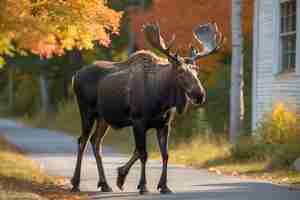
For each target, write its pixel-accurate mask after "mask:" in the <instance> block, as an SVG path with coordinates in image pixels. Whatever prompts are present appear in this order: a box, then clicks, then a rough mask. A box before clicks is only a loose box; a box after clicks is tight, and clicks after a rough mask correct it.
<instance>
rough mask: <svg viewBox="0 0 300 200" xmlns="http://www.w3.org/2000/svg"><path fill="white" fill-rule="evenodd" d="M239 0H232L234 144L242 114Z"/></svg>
mask: <svg viewBox="0 0 300 200" xmlns="http://www.w3.org/2000/svg"><path fill="white" fill-rule="evenodd" d="M241 6H242V1H241V0H232V61H231V91H230V92H231V94H230V142H231V143H232V144H236V143H237V142H238V138H239V136H240V134H241V124H242V120H243V118H244V116H243V111H244V108H243V104H242V103H243V81H242V79H243V66H242V61H243V58H242V57H243V56H242V48H243V38H242V30H241Z"/></svg>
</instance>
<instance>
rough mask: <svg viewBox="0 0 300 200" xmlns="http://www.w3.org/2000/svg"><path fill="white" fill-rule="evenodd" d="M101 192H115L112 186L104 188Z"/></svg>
mask: <svg viewBox="0 0 300 200" xmlns="http://www.w3.org/2000/svg"><path fill="white" fill-rule="evenodd" d="M101 192H113V190H112V189H111V187H110V186H108V185H107V186H102V187H101Z"/></svg>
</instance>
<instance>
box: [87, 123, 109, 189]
mask: <svg viewBox="0 0 300 200" xmlns="http://www.w3.org/2000/svg"><path fill="white" fill-rule="evenodd" d="M107 130H108V124H107V123H106V122H105V121H104V120H98V121H97V127H96V130H95V133H94V134H93V136H92V137H91V144H92V148H93V153H94V156H95V158H96V163H97V169H98V175H99V181H98V188H101V191H102V192H112V189H111V187H110V186H109V185H108V183H107V180H106V177H105V173H104V169H103V163H102V158H101V150H102V149H101V147H102V146H101V144H102V141H103V138H104V136H105V134H106V133H107Z"/></svg>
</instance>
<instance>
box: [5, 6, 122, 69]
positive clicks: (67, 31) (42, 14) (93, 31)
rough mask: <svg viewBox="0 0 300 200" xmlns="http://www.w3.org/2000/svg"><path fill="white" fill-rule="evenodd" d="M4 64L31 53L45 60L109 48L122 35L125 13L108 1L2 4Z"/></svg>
mask: <svg viewBox="0 0 300 200" xmlns="http://www.w3.org/2000/svg"><path fill="white" fill-rule="evenodd" d="M0 10H1V13H0V29H1V33H0V63H2V64H3V62H4V59H3V55H10V56H12V55H14V53H16V52H17V53H21V54H23V53H26V52H28V51H29V52H31V53H33V54H37V55H40V56H41V57H46V58H49V57H51V56H52V55H62V54H63V53H64V52H65V50H71V49H74V48H77V49H92V48H93V47H94V46H95V42H94V41H97V42H98V43H99V44H101V45H104V46H108V45H109V44H110V34H111V33H118V31H119V23H120V19H121V15H122V13H121V12H116V11H114V10H112V9H110V8H109V7H107V6H106V0H19V1H15V0H1V1H0Z"/></svg>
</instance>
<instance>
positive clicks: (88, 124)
mask: <svg viewBox="0 0 300 200" xmlns="http://www.w3.org/2000/svg"><path fill="white" fill-rule="evenodd" d="M79 108H80V116H81V127H82V133H81V136H80V137H79V138H78V152H77V161H76V167H75V171H74V175H73V178H72V180H71V183H72V185H73V188H72V192H77V191H79V184H80V174H81V162H82V157H83V154H84V151H85V149H86V145H87V142H88V140H89V138H90V133H91V130H92V128H93V124H94V120H95V119H94V117H93V116H92V115H91V114H88V113H87V112H83V111H82V110H83V109H82V107H80V106H79Z"/></svg>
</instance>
